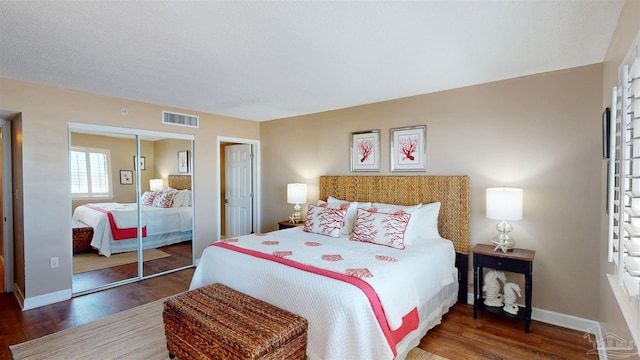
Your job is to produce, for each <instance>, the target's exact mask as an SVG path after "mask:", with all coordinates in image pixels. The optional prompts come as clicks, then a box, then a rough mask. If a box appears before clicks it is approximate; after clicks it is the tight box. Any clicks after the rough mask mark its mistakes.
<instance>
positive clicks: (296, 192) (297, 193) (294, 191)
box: [287, 184, 307, 204]
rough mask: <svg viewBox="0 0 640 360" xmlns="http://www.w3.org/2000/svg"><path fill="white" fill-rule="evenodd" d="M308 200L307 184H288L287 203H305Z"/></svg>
mask: <svg viewBox="0 0 640 360" xmlns="http://www.w3.org/2000/svg"><path fill="white" fill-rule="evenodd" d="M306 202H307V184H287V203H289V204H304V203H306Z"/></svg>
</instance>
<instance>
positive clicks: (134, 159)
mask: <svg viewBox="0 0 640 360" xmlns="http://www.w3.org/2000/svg"><path fill="white" fill-rule="evenodd" d="M144 160H145V159H144V156H140V161H138V160H137V156H135V155H134V156H133V170H137V169H138V165H139V166H140V170H145V161H144Z"/></svg>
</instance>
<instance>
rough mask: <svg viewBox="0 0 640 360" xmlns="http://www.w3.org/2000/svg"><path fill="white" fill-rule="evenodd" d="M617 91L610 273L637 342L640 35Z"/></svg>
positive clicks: (610, 182)
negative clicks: (612, 270)
mask: <svg viewBox="0 0 640 360" xmlns="http://www.w3.org/2000/svg"><path fill="white" fill-rule="evenodd" d="M636 41H637V43H636V44H635V45H634V46H633V47H632V50H630V52H629V55H627V57H626V58H625V61H624V62H623V64H622V65H621V67H620V69H619V85H618V86H616V87H614V88H613V90H612V96H611V100H612V105H611V128H610V131H611V133H610V135H609V136H610V148H609V151H610V154H611V160H610V163H609V178H608V189H607V190H608V196H609V200H608V204H607V205H608V207H607V209H608V211H609V234H608V237H609V239H608V240H609V246H608V260H609V262H611V263H613V268H614V273H613V274H609V275H607V278H608V280H609V284H610V285H611V288H612V290H613V293H614V295H615V297H616V300H617V302H618V305H619V306H620V310H621V311H622V314H623V316H624V318H625V320H626V322H627V325H628V326H629V329H630V330H631V334H632V335H633V337H634V341H636V342H638V339H640V37H638V38H637V40H636Z"/></svg>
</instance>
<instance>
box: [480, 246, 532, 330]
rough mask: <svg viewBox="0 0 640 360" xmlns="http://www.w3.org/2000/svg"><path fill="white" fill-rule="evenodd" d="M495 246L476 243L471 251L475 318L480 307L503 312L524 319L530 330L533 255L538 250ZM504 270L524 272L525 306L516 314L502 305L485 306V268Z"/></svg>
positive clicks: (493, 311) (526, 328)
mask: <svg viewBox="0 0 640 360" xmlns="http://www.w3.org/2000/svg"><path fill="white" fill-rule="evenodd" d="M494 248H495V246H493V245H485V244H476V245H475V246H474V247H473V249H471V251H472V252H473V318H474V319H475V318H477V317H478V309H480V310H485V311H488V312H491V313H495V314H501V315H504V316H507V317H511V318H515V319H519V320H523V321H524V331H525V332H527V333H528V332H529V324H530V323H531V290H532V285H531V282H532V278H533V257H534V256H535V254H536V252H535V251H534V250H526V249H518V248H516V249H513V250H510V251H507V252H506V253H504V252H502V251H501V250H498V251H493V249H494ZM485 267H487V268H491V269H495V270H502V271H506V272H514V273H520V274H524V281H525V285H524V287H525V288H524V294H523V295H524V299H525V307H524V308H522V307H520V310H519V311H518V313H517V314H516V315H512V314H510V313H508V312H506V311H504V310H502V307H492V306H485V304H484V298H483V297H482V285H483V284H482V282H483V281H484V270H483V269H484V268H485Z"/></svg>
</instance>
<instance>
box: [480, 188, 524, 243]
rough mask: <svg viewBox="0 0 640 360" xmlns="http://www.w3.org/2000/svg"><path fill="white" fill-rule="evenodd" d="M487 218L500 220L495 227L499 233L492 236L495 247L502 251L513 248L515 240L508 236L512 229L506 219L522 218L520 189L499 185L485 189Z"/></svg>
mask: <svg viewBox="0 0 640 360" xmlns="http://www.w3.org/2000/svg"><path fill="white" fill-rule="evenodd" d="M486 205H487V218H489V219H494V220H500V222H499V223H498V225H496V229H497V230H498V232H499V234H498V235H497V236H496V237H494V238H493V240H492V241H491V242H493V243H494V244H495V245H496V247H495V249H493V251H496V250H498V249H500V250H502V251H503V252H507V251H508V250H511V249H513V248H514V247H515V246H516V241H515V240H514V239H513V238H512V237H511V236H509V232H510V231H511V230H512V229H513V227H512V226H511V224H509V223H508V222H507V220H509V221H511V220H522V189H517V188H508V187H499V188H488V189H487V204H486Z"/></svg>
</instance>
